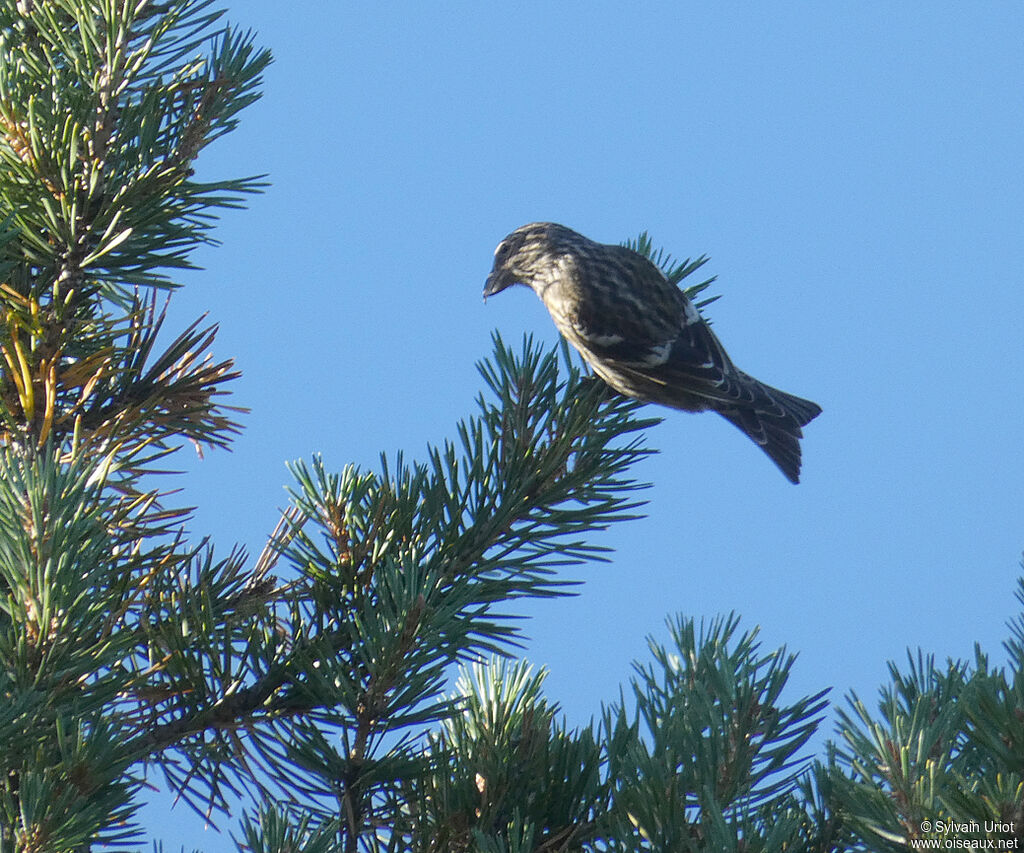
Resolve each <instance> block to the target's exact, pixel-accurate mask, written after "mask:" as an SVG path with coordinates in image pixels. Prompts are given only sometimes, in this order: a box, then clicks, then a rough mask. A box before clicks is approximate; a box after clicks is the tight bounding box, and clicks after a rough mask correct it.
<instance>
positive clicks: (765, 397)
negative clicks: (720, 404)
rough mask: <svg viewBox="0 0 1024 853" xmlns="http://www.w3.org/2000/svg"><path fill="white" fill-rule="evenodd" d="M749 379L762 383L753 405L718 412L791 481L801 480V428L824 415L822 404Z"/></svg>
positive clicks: (723, 409)
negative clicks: (752, 442)
mask: <svg viewBox="0 0 1024 853" xmlns="http://www.w3.org/2000/svg"><path fill="white" fill-rule="evenodd" d="M750 381H751V382H756V383H757V385H758V386H759V387H758V388H757V392H758V393H756V394H755V401H754V404H753V405H750V406H743V407H736V408H722V409H719V410H718V412H719V414H721V415H722V417H724V418H725V419H726V420H727V421H729V422H730V423H732V424H735V425H736V426H737V427H739V428H740V429H741V430H742V431H743V432H744V433H745V434H746V435H747V436H749V437H750V439H751V440H752V441H754V442H755V443H756V444H757V445H758V446H759V447H760V448H761V449H762V450H763V451H764V452H765V453H766V454H768V456H769V458H770V459H771V460H772V461H773V462H774V463H775V464H776V465H777V466H778V467H779V470H780V471H782V473H783V474H785V475H786V478H787V479H788V480H789V481H790V482H791V483H799V482H800V439H801V438H802V437H803V431H802V430H801V429H800V428H801V427H802V426H805V425H806V424H807V423H809V422H810V421H811V420H813V419H814V418H816V417H817V416H818V415H820V414H821V406H819V405H818V404H817V403H812V402H811V401H810V400H805V399H804V398H803V397H797V396H796V395H794V394H787V393H786V392H785V391H780V390H778V389H777V388H772V387H771V386H769V385H765V384H763V383H761V382H757V380H756V379H753V378H751V380H750Z"/></svg>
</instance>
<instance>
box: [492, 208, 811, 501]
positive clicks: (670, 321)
mask: <svg viewBox="0 0 1024 853" xmlns="http://www.w3.org/2000/svg"><path fill="white" fill-rule="evenodd" d="M513 284H524V285H527V286H528V287H531V288H532V289H533V291H534V293H536V294H537V295H538V296H539V297H540V298H541V301H542V302H543V303H544V306H545V307H546V308H547V309H548V312H549V313H550V314H551V319H552V320H554V321H555V326H557V327H558V331H559V332H561V333H562V335H563V336H564V337H565V339H566V340H567V341H568V342H569V343H571V344H572V345H573V346H574V347H576V349H577V350H579V352H580V355H582V356H583V358H584V359H586V361H587V363H588V364H589V365H590V366H591V367H592V368H593V370H594V372H595V373H596V374H597V375H598V376H600V377H601V378H602V379H603V380H604V381H605V382H607V383H608V384H609V385H611V387H612V388H614V389H615V390H616V391H618V392H619V393H620V394H625V395H626V396H627V397H633V398H635V399H638V400H643V401H645V402H651V403H660V404H661V405H663V406H669V407H671V408H673V409H684V410H686V411H688V412H702V411H707V410H711V411H715V412H718V414H720V415H721V416H722V417H724V418H725V419H726V420H727V421H729V422H730V423H732V424H735V425H736V426H738V427H739V428H740V429H741V430H742V431H743V432H744V433H746V435H748V436H749V437H750V438H751V439H752V440H753V441H755V442H756V443H757V444H758V446H759V447H760V448H761V449H762V450H763V451H764V452H765V453H767V454H768V456H769V457H771V459H772V461H773V462H774V463H775V464H776V465H778V466H779V469H780V470H781V471H782V473H783V474H785V475H786V477H787V478H788V479H789V480H790V482H793V483H797V482H799V480H800V441H799V439H800V438H801V437H802V436H803V433H802V432H801V430H800V427H802V426H804V425H805V424H807V423H808V422H809V421H810V420H811V419H812V418H815V417H816V416H817V415H819V414H820V413H821V407H820V406H818V404H817V403H812V402H811V401H810V400H804V399H802V398H800V397H796V396H794V395H792V394H787V393H785V392H784V391H779V390H778V389H777V388H772V387H770V386H768V385H765V384H764V383H762V382H758V381H757V380H756V379H754V377H753V376H750V375H748V374H746V373H744V372H743V371H742V370H740V369H739V368H737V367H736V366H735V365H734V364H733V363H732V360H731V359H730V358H729V356H728V355H727V354H726V352H725V349H724V348H723V347H722V344H721V343H720V342H719V340H718V338H717V337H716V336H715V333H714V332H712V331H711V329H710V328H709V327H708V324H707V323H706V322H705V321H704V318H703V317H701V314H700V312H699V311H698V310H697V307H696V306H695V305H694V304H693V302H691V301H690V299H689V298H688V297H687V296H686V294H685V293H683V291H682V290H680V289H679V288H678V287H677V286H676V285H674V284H672V283H671V282H670V281H669V280H668V279H667V278H666V277H665V274H664V273H662V271H661V270H660V269H658V267H657V266H656V265H655V264H654V263H652V262H651V261H650V260H648V259H647V258H645V257H644V256H643V255H641V254H639V253H637V252H634V251H633V250H632V249H628V248H626V247H625V246H614V245H606V244H604V243H595V242H594V241H593V240H588V239H587V238H586V237H584V236H583V235H582V234H577V233H576V232H575V231H573V230H572V229H571V228H566V227H565V226H564V225H556V224H555V223H553V222H535V223H532V224H530V225H524V226H523V227H522V228H517V229H516V230H515V231H513V232H512V233H511V234H509V235H508V236H507V237H506V238H505V239H504V240H502V241H501V243H499V244H498V248H497V249H496V250H495V252H494V267H493V268H492V270H491V274H490V275H489V276H488V277H487V283H486V285H485V286H484V298H485V299H486V298H487V297H488V296H493V295H494V294H495V293H500V292H501V291H503V290H505V288H507V287H510V286H511V285H513Z"/></svg>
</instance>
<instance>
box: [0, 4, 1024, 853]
mask: <svg viewBox="0 0 1024 853" xmlns="http://www.w3.org/2000/svg"><path fill="white" fill-rule="evenodd" d="M269 62H270V55H269V53H268V52H267V51H266V50H262V49H259V48H257V47H256V45H255V42H254V38H253V36H252V35H251V34H249V33H245V32H241V31H238V30H235V29H233V28H231V27H228V26H227V25H225V23H224V21H223V19H222V16H221V13H220V12H218V11H217V10H215V9H213V8H212V6H211V4H210V2H206V0H169V2H162V3H156V2H149V0H133V2H127V0H48V2H41V0H19V2H17V3H15V2H11V0H6V2H3V3H0V217H2V224H0V282H2V283H0V303H2V315H0V355H2V357H3V358H2V361H0V851H12V853H28V851H82V850H88V849H93V848H94V847H99V846H102V845H123V846H126V847H128V848H129V849H139V848H140V847H141V846H142V845H143V843H144V828H143V827H141V826H139V825H138V823H137V820H136V812H137V810H138V808H139V806H140V804H141V803H142V801H143V799H144V794H145V790H144V785H145V784H146V782H147V779H149V778H153V777H156V776H159V777H162V780H163V782H164V784H166V785H167V786H169V787H170V788H171V789H172V790H173V791H175V792H176V793H177V794H179V795H180V796H181V797H182V799H183V800H184V801H185V802H186V803H188V804H190V805H191V806H192V807H194V808H195V809H196V810H198V811H199V812H200V813H202V814H205V815H209V816H210V817H211V819H212V820H214V821H216V822H217V823H218V824H219V825H221V826H225V825H227V826H228V828H230V826H231V825H232V824H231V821H234V820H235V819H236V815H231V814H229V809H230V807H231V805H232V803H233V802H234V800H235V798H237V797H241V798H242V800H243V803H245V804H247V806H248V808H247V809H246V811H245V812H244V814H243V815H242V816H241V823H240V825H238V831H239V833H240V843H241V844H243V845H244V846H245V848H246V849H249V850H253V851H268V853H269V851H285V850H298V849H301V850H305V851H356V850H366V851H437V853H441V851H460V850H467V851H468V850H474V851H487V853H498V852H499V851H502V853H519V852H520V851H534V852H535V853H541V851H552V853H553V851H583V850H593V851H613V850H614V851H646V850H651V851H660V850H680V851H690V850H692V851H722V850H735V851H826V850H829V851H830V850H837V851H838V850H875V849H878V850H889V849H894V850H895V849H901V850H902V849H906V840H907V839H908V838H917V837H923V835H927V833H926V832H924V833H923V830H922V827H923V825H924V824H923V821H924V820H940V819H942V820H946V819H956V820H964V821H965V820H967V819H969V818H971V817H974V818H977V819H978V820H984V819H999V820H1003V821H1006V822H1010V823H1014V822H1016V823H1015V825H1016V827H1017V831H1018V833H1019V831H1020V827H1021V802H1022V797H1021V791H1022V790H1024V786H1022V782H1021V779H1022V772H1024V771H1022V760H1021V743H1022V742H1024V736H1022V734H1021V724H1020V719H1021V709H1022V707H1024V696H1022V693H1021V683H1022V682H1021V675H1020V673H1021V671H1022V669H1024V653H1022V652H1021V648H1022V633H1021V626H1020V623H1016V624H1015V627H1014V634H1015V639H1014V640H1012V641H1011V642H1010V643H1009V644H1008V650H1009V651H1010V655H1011V671H1010V673H1009V674H1006V673H1004V672H1003V671H1002V670H998V669H994V668H992V667H990V666H989V664H988V662H987V659H986V658H985V657H984V656H983V655H981V654H980V652H979V655H978V658H977V661H976V663H975V666H974V667H973V668H972V669H970V670H969V668H968V667H966V666H964V665H962V664H950V666H949V668H948V669H947V670H938V669H936V668H935V666H934V663H933V662H932V661H931V660H930V659H924V658H921V659H919V660H918V661H917V663H916V664H914V666H913V667H912V672H911V674H910V675H909V676H903V675H901V674H900V672H899V671H898V670H897V669H896V668H895V667H894V668H893V678H894V686H893V688H892V689H891V690H890V691H889V692H888V693H886V694H885V695H884V696H883V709H882V713H883V718H884V719H883V722H882V723H877V722H875V721H874V720H873V719H872V717H871V715H870V714H869V713H868V712H867V711H866V710H865V709H864V707H863V705H861V704H859V703H857V701H856V699H855V698H854V700H853V704H852V705H851V710H852V715H842V716H840V726H841V730H840V745H839V746H838V747H832V753H831V758H830V760H829V761H828V762H827V763H818V764H817V765H815V766H814V767H812V768H808V766H807V762H806V759H805V758H803V757H802V755H803V753H802V749H803V747H804V746H805V745H806V744H807V743H808V740H809V738H811V736H812V735H813V733H814V731H815V728H816V726H817V724H818V721H819V720H820V718H821V715H822V713H823V712H824V709H825V698H824V696H825V691H822V692H820V693H817V694H815V695H812V696H809V697H804V698H800V699H797V700H795V701H794V700H789V699H787V698H785V696H784V687H785V684H786V681H787V678H788V676H789V673H790V671H791V668H792V666H793V665H794V657H793V656H792V655H789V654H787V653H786V651H785V649H779V650H775V651H770V652H765V651H762V650H761V649H760V647H759V645H758V642H757V639H756V634H757V632H756V630H752V631H745V632H744V631H741V630H740V625H739V620H738V619H737V618H736V617H735V616H729V617H726V618H719V619H715V620H711V621H709V622H706V623H701V624H697V623H695V622H694V621H693V620H690V619H685V618H682V617H676V618H673V619H671V620H670V621H669V629H670V635H671V644H670V646H669V647H665V646H664V645H662V644H659V643H657V642H655V641H653V640H652V641H651V643H650V647H651V661H650V662H649V663H638V664H637V665H636V675H635V677H634V679H633V680H632V683H631V685H630V689H629V690H628V691H624V692H623V694H622V695H621V696H620V698H619V700H618V701H615V702H612V703H610V704H609V705H608V706H606V707H605V708H603V709H601V712H600V713H599V714H598V715H597V717H596V720H595V722H593V723H591V724H590V725H587V726H582V727H579V728H575V729H570V728H569V727H568V726H567V724H566V723H565V721H564V719H563V718H562V716H561V714H560V711H559V709H558V706H557V705H556V704H554V703H552V702H550V701H548V700H547V699H546V698H545V696H544V694H543V680H544V672H543V671H534V670H532V669H531V668H530V667H529V665H528V664H526V663H525V662H522V661H515V660H514V659H513V656H512V655H513V653H514V651H515V648H516V644H517V642H518V641H519V639H520V633H519V630H518V626H517V623H516V621H515V616H516V613H515V602H516V600H517V599H523V598H531V597H532V598H537V597H557V596H562V595H567V594H570V593H571V592H572V589H573V587H572V585H571V584H570V583H569V582H568V581H566V580H565V578H564V568H565V567H566V566H572V565H576V564H579V563H581V562H585V561H591V560H600V559H606V555H605V554H604V553H603V551H602V549H601V548H600V547H598V546H596V545H594V544H593V543H592V541H591V538H592V536H591V535H592V534H593V532H594V531H596V530H599V529H601V528H603V527H606V526H608V525H610V524H613V523H616V522H619V521H624V520H628V519H630V518H633V517H635V516H636V514H637V512H638V511H639V509H640V506H641V499H640V494H639V490H640V489H642V486H643V484H641V483H638V482H637V481H636V480H635V479H633V477H632V476H631V474H630V469H631V467H632V466H633V464H634V463H635V462H637V461H638V460H640V459H641V458H643V457H645V456H647V455H648V454H649V453H651V452H652V451H651V450H650V449H649V448H647V447H646V446H645V444H644V439H643V436H644V431H645V429H646V428H647V427H648V426H650V425H651V424H652V423H653V422H654V421H652V420H651V419H650V418H649V417H648V416H647V410H645V409H644V408H643V407H642V406H641V405H640V404H638V403H636V402H635V401H631V400H628V399H625V398H623V397H620V396H617V395H615V394H614V393H612V392H611V391H609V389H608V388H607V387H606V386H604V384H603V383H601V382H600V381H596V380H594V379H592V378H590V377H588V376H586V375H585V373H584V371H583V370H582V369H581V365H580V364H579V363H578V362H577V361H574V359H573V357H571V355H570V353H569V352H568V350H567V349H566V348H565V347H562V348H560V349H555V350H547V349H545V348H544V347H543V346H540V345H538V344H536V343H534V342H533V341H531V340H529V339H527V340H525V341H524V342H523V343H522V345H521V346H518V347H512V346H509V345H507V344H506V343H505V342H504V341H502V340H501V339H500V338H499V337H497V336H496V337H495V339H494V349H493V353H492V354H491V356H490V357H489V358H487V359H485V360H483V361H482V362H481V364H480V372H481V378H482V381H483V385H484V390H483V392H482V393H481V395H480V396H479V398H478V400H477V401H476V402H477V411H476V413H475V414H474V415H472V416H471V417H468V418H467V419H465V420H464V421H462V422H461V423H459V424H458V425H457V427H456V430H455V437H454V439H453V440H451V441H447V442H444V443H442V444H441V445H439V446H436V447H433V448H431V449H430V450H429V452H428V454H427V456H426V458H425V460H424V461H422V462H415V463H407V462H406V461H405V460H404V459H403V458H402V457H401V456H398V457H397V458H386V457H382V459H381V464H380V466H379V468H378V469H377V470H374V471H367V470H360V469H357V468H355V467H351V466H350V467H347V468H345V469H344V470H343V471H341V472H332V471H329V470H327V468H326V467H325V466H324V464H323V462H322V461H321V460H319V459H317V458H314V459H312V460H310V461H309V462H300V463H296V464H295V465H294V466H293V474H294V478H295V483H294V486H293V488H292V502H291V505H290V506H289V508H288V509H287V510H286V511H285V512H284V513H283V515H282V517H281V520H280V523H279V524H278V526H277V528H276V529H275V530H274V531H272V533H271V534H270V535H269V537H268V543H267V546H266V548H265V549H264V551H263V552H262V553H261V554H260V555H259V556H258V558H257V559H256V560H255V561H252V562H251V563H250V561H249V560H247V558H246V555H245V553H244V552H243V551H242V550H241V549H238V548H234V549H230V550H228V552H227V554H226V555H225V554H224V553H223V551H220V550H216V549H215V548H214V546H213V545H212V544H210V543H208V542H205V541H202V542H193V541H191V540H190V538H189V536H188V534H187V532H186V528H185V523H186V521H187V518H188V511H187V510H186V509H185V508H182V507H179V506H177V505H176V504H175V500H174V495H173V492H172V491H171V490H170V488H169V487H168V486H167V485H166V483H167V482H169V481H168V478H167V475H166V474H165V473H163V472H162V468H163V467H164V464H165V461H166V459H167V457H168V456H169V455H171V454H173V453H174V452H176V451H177V450H178V449H179V447H180V446H181V445H182V444H185V443H191V444H194V445H196V446H197V447H199V448H202V447H227V446H229V445H230V444H231V442H232V441H233V440H234V439H235V437H236V435H237V434H238V433H239V430H240V426H239V422H238V418H239V416H240V411H239V410H238V409H234V408H232V407H231V406H230V405H228V404H227V402H226V395H227V393H228V391H229V388H230V383H231V381H232V379H234V378H235V377H236V376H237V371H236V370H235V368H234V366H233V364H232V362H231V361H230V360H221V361H217V360H215V359H213V358H212V356H211V355H210V353H211V351H212V347H213V344H214V341H215V336H216V332H217V329H216V326H204V325H203V324H202V323H201V322H198V321H197V322H196V323H194V324H192V325H190V326H189V327H187V328H186V329H184V330H183V331H180V333H179V334H177V336H176V337H173V332H170V335H171V336H172V339H171V341H170V343H169V344H168V345H166V346H164V345H161V343H160V342H161V341H163V340H165V336H167V335H168V334H169V330H165V329H164V325H165V322H166V305H167V301H166V300H167V298H169V295H170V294H171V292H172V291H173V290H174V289H175V288H176V287H177V286H179V282H177V281H176V280H175V278H174V276H175V274H176V273H177V272H178V271H180V270H183V269H187V268H188V266H189V256H190V253H191V252H192V250H193V249H194V248H195V247H196V246H197V245H199V244H201V243H208V242H212V237H211V233H210V229H211V226H212V224H213V222H214V219H215V216H216V214H217V213H218V211H219V210H222V209H224V208H232V207H237V206H239V205H240V204H241V202H242V201H243V199H244V197H245V196H246V194H248V193H251V192H254V191H256V190H258V189H259V187H260V186H261V182H260V179H259V178H242V179H231V180H224V181H219V182H213V183H204V182H200V181H197V180H196V179H195V175H194V172H193V162H194V161H195V159H196V158H197V157H198V156H199V155H200V153H201V152H202V150H203V149H204V148H205V146H206V145H208V144H209V143H211V142H212V141H214V140H215V139H217V138H219V137H220V136H222V135H223V134H225V133H227V132H228V131H230V130H231V129H232V128H233V127H234V126H235V124H236V121H237V117H238V114H239V112H240V111H241V110H243V109H244V108H245V107H246V106H247V105H248V104H251V103H252V102H253V101H254V100H255V99H256V98H258V96H259V88H260V82H261V75H262V73H263V72H264V70H265V69H266V67H267V65H268V63H269ZM634 245H635V246H636V247H637V248H638V250H639V251H642V252H644V253H645V254H647V255H649V256H651V257H652V258H654V259H655V260H656V262H657V263H659V264H660V265H661V266H662V267H663V269H665V271H666V273H667V274H668V275H669V277H670V278H671V279H672V280H673V281H675V282H681V281H682V280H683V279H684V278H685V277H686V276H687V275H689V274H690V273H691V272H693V271H694V270H695V269H697V268H698V267H699V266H700V265H701V261H697V262H694V263H689V262H684V263H682V264H678V265H676V264H672V262H671V259H669V258H667V257H664V256H662V255H661V254H660V253H659V254H654V253H653V248H652V246H651V244H650V241H649V240H647V238H646V236H643V237H642V238H641V239H640V240H639V241H638V242H637V243H636V244H634ZM707 284H708V282H704V283H702V284H699V285H696V286H694V287H690V288H689V290H688V292H689V293H690V295H691V296H696V295H697V293H698V292H700V291H701V290H703V289H704V288H705V287H706V286H707ZM886 727H888V728H886ZM897 759H898V760H897ZM897 771H898V772H897ZM1001 831H1002V830H999V831H995V830H994V831H993V833H989V836H986V837H997V834H998V832H1001ZM915 833H916V834H915ZM922 833H923V835H922ZM994 833H995V834H994ZM998 837H1002V836H998Z"/></svg>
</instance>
